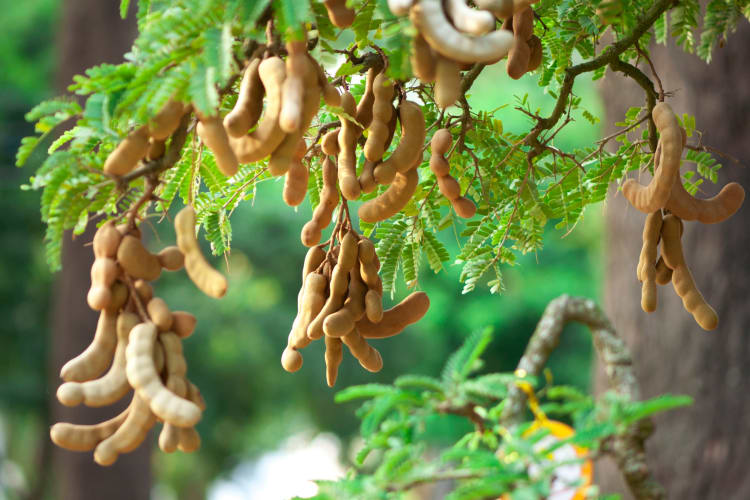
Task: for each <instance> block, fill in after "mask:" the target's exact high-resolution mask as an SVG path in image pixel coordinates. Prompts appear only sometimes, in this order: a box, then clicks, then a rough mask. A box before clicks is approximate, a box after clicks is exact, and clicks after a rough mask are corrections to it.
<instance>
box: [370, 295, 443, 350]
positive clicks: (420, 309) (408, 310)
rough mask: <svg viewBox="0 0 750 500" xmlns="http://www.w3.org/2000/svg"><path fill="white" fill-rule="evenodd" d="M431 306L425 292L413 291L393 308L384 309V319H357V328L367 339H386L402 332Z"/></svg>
mask: <svg viewBox="0 0 750 500" xmlns="http://www.w3.org/2000/svg"><path fill="white" fill-rule="evenodd" d="M429 308H430V299H429V297H427V294H426V293H424V292H413V293H411V294H410V295H409V296H408V297H406V298H405V299H404V300H402V301H401V302H399V303H398V304H397V305H395V306H393V307H392V308H390V309H388V310H386V311H383V319H381V320H380V322H379V323H373V322H372V321H370V320H369V319H367V317H364V318H362V319H361V320H359V321H357V326H356V328H357V330H359V333H360V335H362V337H364V338H366V339H384V338H387V337H393V336H394V335H398V334H399V333H401V332H402V331H403V330H404V328H406V327H407V326H409V325H411V324H412V323H416V322H417V321H419V320H420V319H422V317H423V316H424V315H425V313H426V312H427V309H429Z"/></svg>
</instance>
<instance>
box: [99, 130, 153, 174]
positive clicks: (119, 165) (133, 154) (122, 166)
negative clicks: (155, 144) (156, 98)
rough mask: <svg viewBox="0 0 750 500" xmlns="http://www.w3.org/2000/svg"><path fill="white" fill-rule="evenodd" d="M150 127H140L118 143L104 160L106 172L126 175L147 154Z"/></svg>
mask: <svg viewBox="0 0 750 500" xmlns="http://www.w3.org/2000/svg"><path fill="white" fill-rule="evenodd" d="M148 140H149V135H148V127H145V126H144V127H138V128H137V129H135V130H133V131H132V132H130V134H128V136H127V137H126V138H125V139H123V140H122V142H120V144H118V145H117V147H116V148H115V149H114V151H112V152H111V153H110V154H109V156H108V157H107V160H106V161H105V162H104V172H106V173H108V174H110V175H125V174H127V173H128V172H130V171H131V170H133V169H134V168H135V167H136V165H138V162H139V161H141V159H142V158H143V157H144V156H146V154H147V153H148V148H149V141H148Z"/></svg>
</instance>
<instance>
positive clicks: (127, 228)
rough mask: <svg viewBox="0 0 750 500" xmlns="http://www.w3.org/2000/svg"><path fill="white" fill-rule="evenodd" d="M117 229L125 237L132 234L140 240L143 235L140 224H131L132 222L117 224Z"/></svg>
mask: <svg viewBox="0 0 750 500" xmlns="http://www.w3.org/2000/svg"><path fill="white" fill-rule="evenodd" d="M115 229H117V231H118V232H119V233H120V235H121V236H123V237H125V236H128V235H130V236H135V237H136V238H138V239H139V240H140V239H141V237H142V234H141V230H140V229H139V228H138V226H136V225H131V224H129V223H127V222H126V223H124V224H118V225H116V226H115Z"/></svg>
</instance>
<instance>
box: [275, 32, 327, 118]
mask: <svg viewBox="0 0 750 500" xmlns="http://www.w3.org/2000/svg"><path fill="white" fill-rule="evenodd" d="M286 50H287V52H288V54H289V55H288V57H287V59H286V79H285V80H284V86H283V87H282V89H281V114H280V115H279V125H280V126H281V130H283V131H284V132H286V133H291V132H294V131H296V130H298V129H299V128H300V124H301V123H302V99H303V96H304V93H305V83H306V82H305V80H306V79H307V76H306V75H307V72H308V71H310V70H311V69H313V68H310V67H309V66H310V63H309V61H308V58H307V40H295V41H290V42H287V43H286ZM317 77H318V75H317V72H315V75H314V78H315V79H316V80H317Z"/></svg>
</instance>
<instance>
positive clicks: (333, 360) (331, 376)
mask: <svg viewBox="0 0 750 500" xmlns="http://www.w3.org/2000/svg"><path fill="white" fill-rule="evenodd" d="M325 342H326V353H325V360H326V383H328V387H333V386H334V385H335V384H336V378H337V377H338V374H339V365H341V360H342V359H344V350H343V347H342V342H341V339H339V338H336V337H329V336H326V339H325Z"/></svg>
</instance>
